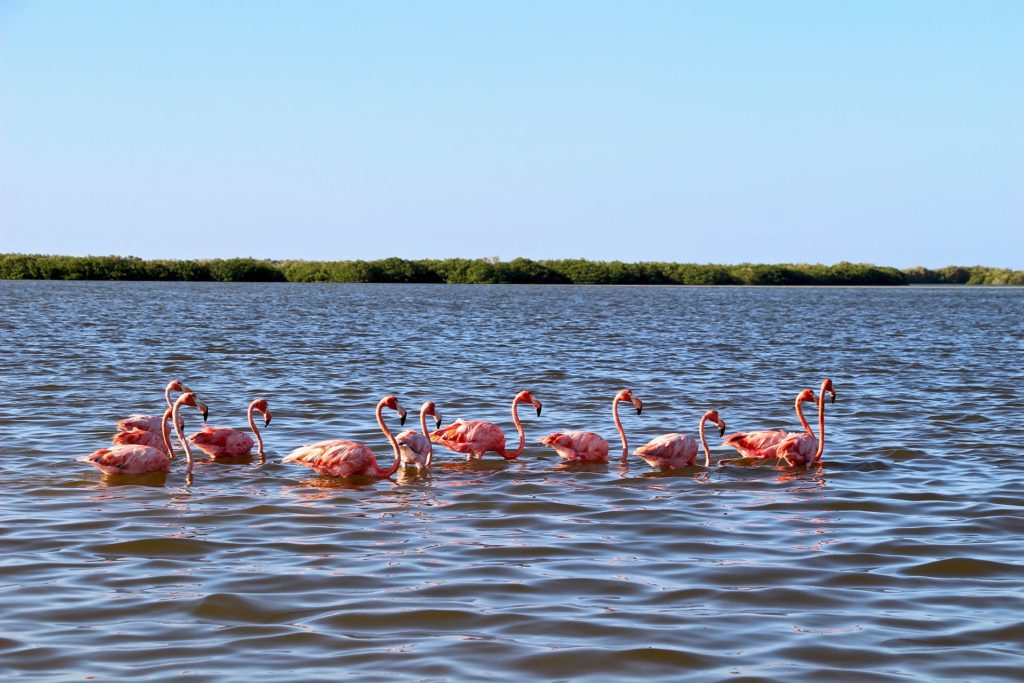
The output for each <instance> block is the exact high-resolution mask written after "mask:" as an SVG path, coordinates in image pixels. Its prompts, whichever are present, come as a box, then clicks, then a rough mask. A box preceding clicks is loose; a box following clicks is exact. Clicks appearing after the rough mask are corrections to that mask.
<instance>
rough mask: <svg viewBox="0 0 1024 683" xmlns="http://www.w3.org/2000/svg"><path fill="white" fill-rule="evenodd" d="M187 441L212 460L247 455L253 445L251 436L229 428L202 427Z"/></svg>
mask: <svg viewBox="0 0 1024 683" xmlns="http://www.w3.org/2000/svg"><path fill="white" fill-rule="evenodd" d="M188 440H189V443H191V444H192V445H194V446H195V447H196V448H198V449H199V450H201V451H202V452H204V453H206V454H207V455H209V456H210V457H211V458H214V459H216V458H232V457H239V456H242V455H249V453H250V452H251V451H252V447H253V445H254V444H255V442H254V441H253V440H252V437H251V436H249V435H248V434H246V433H245V432H243V431H241V430H238V429H232V428H231V427H210V426H204V427H203V431H201V432H196V433H195V434H192V435H191V436H189V437H188Z"/></svg>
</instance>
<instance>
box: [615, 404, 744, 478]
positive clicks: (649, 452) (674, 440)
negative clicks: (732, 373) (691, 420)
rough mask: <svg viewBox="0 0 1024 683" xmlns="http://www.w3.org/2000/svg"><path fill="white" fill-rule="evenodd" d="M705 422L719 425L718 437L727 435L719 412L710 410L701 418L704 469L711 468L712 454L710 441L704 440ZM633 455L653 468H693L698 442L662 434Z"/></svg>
mask: <svg viewBox="0 0 1024 683" xmlns="http://www.w3.org/2000/svg"><path fill="white" fill-rule="evenodd" d="M705 422H714V423H715V424H716V425H718V435H719V436H721V435H722V434H725V420H723V419H722V418H720V417H719V416H718V411H717V410H709V411H708V412H706V413H704V414H703V415H702V416H701V418H700V423H699V424H698V425H697V433H698V434H699V435H700V445H701V446H703V447H704V467H710V466H711V453H710V452H709V451H708V441H707V439H705V438H704V423H705ZM633 455H639V456H640V457H641V458H643V459H644V461H646V462H647V464H648V465H650V466H651V467H660V468H662V469H678V468H680V467H693V466H694V465H696V464H697V440H696V439H694V438H693V437H692V436H690V435H689V434H678V433H672V434H662V435H661V436H659V437H656V438H654V439H651V440H650V441H648V442H647V444H646V445H643V446H641V447H640V448H638V449H636V450H635V451H633Z"/></svg>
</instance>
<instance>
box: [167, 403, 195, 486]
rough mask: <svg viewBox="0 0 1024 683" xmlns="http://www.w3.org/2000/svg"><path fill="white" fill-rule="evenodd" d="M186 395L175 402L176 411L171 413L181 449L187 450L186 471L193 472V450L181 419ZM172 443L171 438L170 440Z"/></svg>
mask: <svg viewBox="0 0 1024 683" xmlns="http://www.w3.org/2000/svg"><path fill="white" fill-rule="evenodd" d="M184 396H185V394H182V395H181V396H179V397H178V400H177V401H175V402H174V409H173V410H172V411H171V422H173V423H174V433H175V434H177V435H178V442H179V443H180V444H181V447H182V448H184V449H185V462H186V463H187V464H186V465H185V471H186V472H191V471H192V450H191V449H190V448H189V447H188V440H187V439H186V438H185V432H184V431H182V426H183V424H184V423H183V421H182V419H181V416H180V413H181V399H182V398H184ZM168 441H170V438H168Z"/></svg>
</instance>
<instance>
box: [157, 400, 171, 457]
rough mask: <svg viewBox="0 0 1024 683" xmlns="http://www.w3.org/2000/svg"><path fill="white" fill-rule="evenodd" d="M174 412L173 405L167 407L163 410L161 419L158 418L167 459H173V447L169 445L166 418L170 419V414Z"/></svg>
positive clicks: (169, 438) (169, 430)
mask: <svg viewBox="0 0 1024 683" xmlns="http://www.w3.org/2000/svg"><path fill="white" fill-rule="evenodd" d="M173 412H174V408H173V407H169V408H168V409H167V410H165V411H164V414H163V419H162V420H160V434H161V436H163V437H164V447H165V448H167V459H168V460H174V447H173V446H171V426H170V424H168V422H167V421H168V420H170V419H171V414H172V413H173Z"/></svg>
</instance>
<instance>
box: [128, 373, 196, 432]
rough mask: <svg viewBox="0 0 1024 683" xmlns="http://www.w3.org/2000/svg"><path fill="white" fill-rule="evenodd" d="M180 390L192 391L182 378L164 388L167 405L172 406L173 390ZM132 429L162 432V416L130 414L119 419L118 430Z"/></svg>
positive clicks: (183, 391) (172, 381)
mask: <svg viewBox="0 0 1024 683" xmlns="http://www.w3.org/2000/svg"><path fill="white" fill-rule="evenodd" d="M172 391H180V392H181V393H186V392H188V391H190V389H189V388H188V387H186V386H185V385H184V384H182V383H181V381H180V380H177V379H175V380H171V381H170V382H169V383H168V384H167V386H166V387H165V388H164V400H165V401H167V407H168V408H170V407H171V405H172V404H171V392H172ZM132 429H139V430H141V431H144V432H153V433H155V434H160V430H161V429H162V427H161V426H160V417H159V416H157V415H129V416H128V417H126V418H124V419H123V420H118V421H117V431H119V432H127V431H130V430H132Z"/></svg>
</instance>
